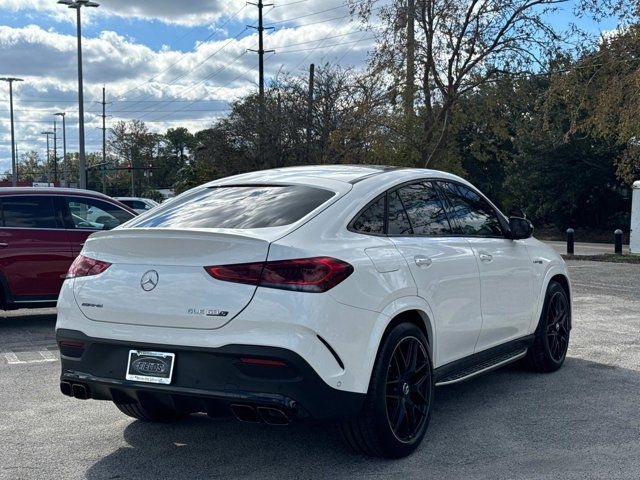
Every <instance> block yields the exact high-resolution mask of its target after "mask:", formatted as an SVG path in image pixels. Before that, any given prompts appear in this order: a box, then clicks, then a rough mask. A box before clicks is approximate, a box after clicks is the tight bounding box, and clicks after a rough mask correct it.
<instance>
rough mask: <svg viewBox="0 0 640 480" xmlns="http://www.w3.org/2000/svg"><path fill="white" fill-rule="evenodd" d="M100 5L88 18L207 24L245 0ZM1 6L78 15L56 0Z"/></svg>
mask: <svg viewBox="0 0 640 480" xmlns="http://www.w3.org/2000/svg"><path fill="white" fill-rule="evenodd" d="M98 3H100V7H99V8H97V9H93V8H87V9H85V10H84V11H83V14H84V15H85V16H86V18H87V21H91V18H92V17H94V16H115V17H122V18H136V19H141V20H158V21H161V22H165V23H169V24H178V25H207V24H209V23H212V22H215V21H217V20H218V19H219V18H221V17H222V16H224V15H227V14H230V13H231V12H234V11H237V10H238V9H239V8H241V7H242V5H244V4H245V2H243V1H240V0H225V1H211V0H183V1H176V0H134V1H131V0H104V1H99V2H98ZM0 10H6V11H10V12H24V11H37V12H40V13H46V14H47V15H49V16H51V17H52V18H53V19H55V20H56V21H69V22H73V21H75V15H74V14H73V13H72V12H71V11H70V10H68V9H67V7H65V6H64V5H58V4H57V2H56V0H31V1H29V2H27V1H25V0H0Z"/></svg>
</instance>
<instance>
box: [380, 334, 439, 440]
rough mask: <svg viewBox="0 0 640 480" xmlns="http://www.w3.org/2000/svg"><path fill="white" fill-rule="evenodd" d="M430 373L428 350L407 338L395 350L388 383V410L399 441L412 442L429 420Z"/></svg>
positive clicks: (413, 339) (416, 340) (390, 363)
mask: <svg viewBox="0 0 640 480" xmlns="http://www.w3.org/2000/svg"><path fill="white" fill-rule="evenodd" d="M431 384H432V382H431V369H430V368H429V357H428V355H427V351H426V349H425V346H424V345H423V344H422V342H420V340H418V339H417V338H415V337H405V338H404V339H402V341H401V342H400V343H399V344H398V345H397V346H396V348H395V350H394V352H393V354H392V356H391V360H390V362H389V367H388V369H387V379H386V385H387V390H386V410H387V420H388V421H389V426H390V427H391V430H392V431H393V434H394V435H395V436H396V438H397V439H398V440H399V441H401V442H403V443H407V442H411V441H412V440H413V439H414V438H415V436H416V434H417V433H418V432H420V431H421V430H422V427H423V425H424V423H425V422H426V420H427V413H428V411H429V402H430V399H431V392H430V389H431Z"/></svg>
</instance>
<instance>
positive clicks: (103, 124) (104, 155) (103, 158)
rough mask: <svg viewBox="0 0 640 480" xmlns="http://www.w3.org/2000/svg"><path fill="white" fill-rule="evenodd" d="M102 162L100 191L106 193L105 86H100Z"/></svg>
mask: <svg viewBox="0 0 640 480" xmlns="http://www.w3.org/2000/svg"><path fill="white" fill-rule="evenodd" d="M102 163H103V164H105V167H104V169H103V170H102V193H104V194H106V193H107V169H106V163H107V94H106V88H105V87H104V86H103V87H102Z"/></svg>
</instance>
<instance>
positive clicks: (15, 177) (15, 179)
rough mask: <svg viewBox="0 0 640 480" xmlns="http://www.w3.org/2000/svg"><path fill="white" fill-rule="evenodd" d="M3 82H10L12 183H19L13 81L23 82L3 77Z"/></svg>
mask: <svg viewBox="0 0 640 480" xmlns="http://www.w3.org/2000/svg"><path fill="white" fill-rule="evenodd" d="M0 80H2V81H3V82H8V83H9V110H10V111H11V185H13V186H14V187H15V186H16V185H17V184H18V169H17V165H16V134H15V130H14V127H13V82H23V81H24V80H22V79H21V78H14V77H3V78H0Z"/></svg>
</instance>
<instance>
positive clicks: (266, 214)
mask: <svg viewBox="0 0 640 480" xmlns="http://www.w3.org/2000/svg"><path fill="white" fill-rule="evenodd" d="M333 196H334V193H333V192H331V191H328V190H324V189H321V188H315V187H309V186H304V185H284V186H282V185H264V186H262V185H250V186H228V187H226V186H225V187H212V188H206V189H204V190H200V191H198V192H195V193H194V194H192V195H187V196H186V197H185V198H184V199H182V200H176V201H173V202H171V203H169V204H168V205H165V206H160V207H158V208H157V209H156V210H155V214H154V215H152V216H151V217H147V218H144V219H143V220H142V221H140V222H135V223H133V224H132V226H133V227H137V228H153V227H158V228H235V229H243V228H266V227H281V226H283V225H289V224H292V223H295V222H297V221H298V220H300V219H301V218H302V217H304V216H305V215H307V214H308V213H310V212H312V211H313V210H315V209H316V208H317V207H319V206H320V205H322V204H323V203H324V202H326V201H327V200H329V199H330V198H331V197H333Z"/></svg>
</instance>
